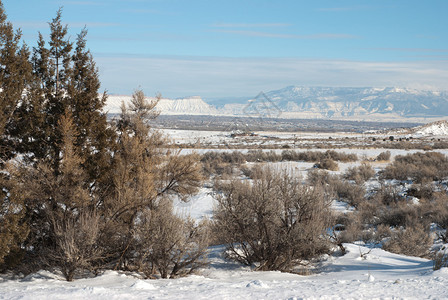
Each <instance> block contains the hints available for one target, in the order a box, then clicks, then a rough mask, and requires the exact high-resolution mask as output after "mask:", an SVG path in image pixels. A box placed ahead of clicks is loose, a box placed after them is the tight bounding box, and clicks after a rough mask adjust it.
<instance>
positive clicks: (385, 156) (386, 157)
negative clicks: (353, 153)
mask: <svg viewBox="0 0 448 300" xmlns="http://www.w3.org/2000/svg"><path fill="white" fill-rule="evenodd" d="M390 156H391V154H390V151H389V150H388V151H384V152H381V153H380V154H378V156H377V157H376V160H379V161H389V160H390Z"/></svg>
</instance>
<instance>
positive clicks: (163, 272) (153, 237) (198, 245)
mask: <svg viewBox="0 0 448 300" xmlns="http://www.w3.org/2000/svg"><path fill="white" fill-rule="evenodd" d="M172 211H173V208H172V204H171V201H164V202H163V203H161V204H160V205H159V206H158V207H157V208H156V209H152V210H145V211H144V213H143V214H142V215H141V216H140V220H139V222H138V224H137V225H136V227H135V229H134V237H133V238H134V247H135V248H136V251H135V256H134V257H133V258H132V259H133V260H134V266H135V268H136V270H137V271H140V272H143V273H144V274H145V275H146V276H147V277H148V278H149V277H153V276H155V275H156V274H159V275H160V277H161V278H175V277H179V276H185V275H188V274H191V273H193V272H195V271H196V270H197V269H199V268H201V267H203V266H205V265H207V263H208V261H207V247H208V245H209V229H208V228H209V227H208V225H207V223H206V222H202V223H199V224H195V222H194V221H193V220H184V219H182V218H181V217H178V216H176V215H174V214H173V212H172Z"/></svg>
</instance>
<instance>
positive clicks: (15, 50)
mask: <svg viewBox="0 0 448 300" xmlns="http://www.w3.org/2000/svg"><path fill="white" fill-rule="evenodd" d="M29 55H30V53H29V50H28V48H27V47H26V45H23V44H22V45H21V32H20V31H17V32H14V29H13V26H12V24H11V23H10V22H7V19H6V14H5V12H4V8H3V4H2V3H1V2H0V107H1V109H0V164H3V163H4V161H5V160H7V159H9V158H11V157H13V156H14V155H15V149H16V147H17V143H18V140H17V138H16V137H15V133H16V132H17V126H18V122H19V120H20V118H19V117H18V116H17V107H18V105H19V103H20V102H21V101H23V93H24V91H25V88H26V86H27V84H29V81H30V76H31V65H30V63H29V61H28V59H29Z"/></svg>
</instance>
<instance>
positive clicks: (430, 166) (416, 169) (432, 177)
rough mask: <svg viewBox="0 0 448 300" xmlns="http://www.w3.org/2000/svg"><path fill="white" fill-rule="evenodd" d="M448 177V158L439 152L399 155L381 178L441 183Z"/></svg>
mask: <svg viewBox="0 0 448 300" xmlns="http://www.w3.org/2000/svg"><path fill="white" fill-rule="evenodd" d="M447 176H448V158H447V157H446V156H445V155H443V154H441V153H438V152H425V153H422V152H417V153H413V154H408V155H404V156H402V155H398V156H397V157H395V161H394V162H393V163H392V164H390V165H389V166H387V167H386V168H385V169H384V170H383V171H382V172H381V178H384V179H398V180H413V181H415V182H417V183H422V182H427V181H440V180H443V179H444V178H446V177H447Z"/></svg>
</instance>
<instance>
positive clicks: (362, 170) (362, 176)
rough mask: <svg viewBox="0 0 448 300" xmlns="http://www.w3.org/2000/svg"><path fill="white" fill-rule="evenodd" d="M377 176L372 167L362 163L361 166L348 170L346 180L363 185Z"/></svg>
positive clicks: (345, 174)
mask: <svg viewBox="0 0 448 300" xmlns="http://www.w3.org/2000/svg"><path fill="white" fill-rule="evenodd" d="M374 175H375V170H373V168H372V166H371V165H369V164H366V163H362V164H361V165H360V166H357V167H351V168H348V169H347V171H346V172H345V173H344V178H345V179H348V180H354V181H355V182H356V183H357V184H362V183H364V182H366V181H367V180H369V179H370V178H372V177H373V176H374Z"/></svg>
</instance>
